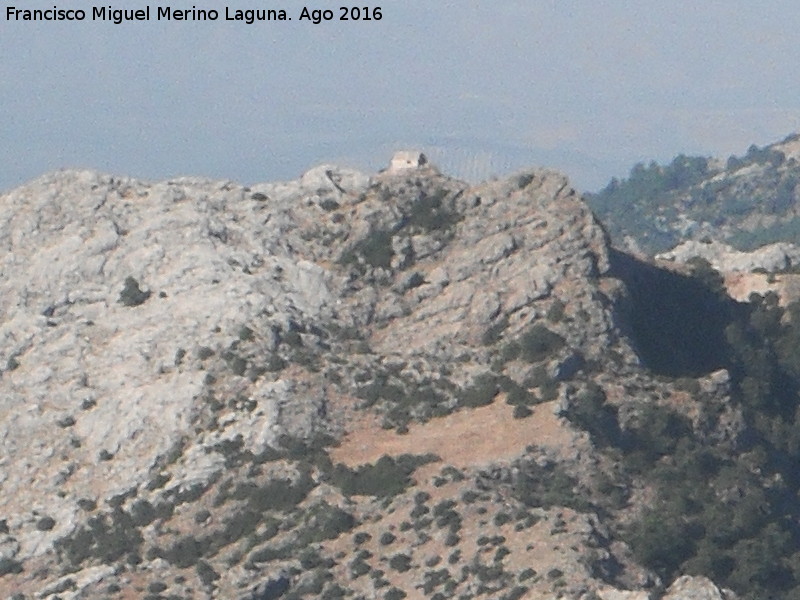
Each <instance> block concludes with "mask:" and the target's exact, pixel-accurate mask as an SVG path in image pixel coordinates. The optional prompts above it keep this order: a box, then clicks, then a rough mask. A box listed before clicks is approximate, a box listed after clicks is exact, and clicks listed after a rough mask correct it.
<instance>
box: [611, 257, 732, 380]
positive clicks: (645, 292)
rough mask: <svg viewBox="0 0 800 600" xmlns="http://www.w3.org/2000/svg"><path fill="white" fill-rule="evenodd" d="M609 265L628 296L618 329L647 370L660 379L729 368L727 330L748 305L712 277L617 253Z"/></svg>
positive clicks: (694, 375) (623, 306) (689, 375)
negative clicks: (733, 296) (624, 286)
mask: <svg viewBox="0 0 800 600" xmlns="http://www.w3.org/2000/svg"><path fill="white" fill-rule="evenodd" d="M610 260H611V271H610V275H612V276H613V277H617V278H619V279H621V280H622V281H623V282H624V283H625V285H626V287H627V290H628V295H627V301H626V302H624V303H623V304H622V305H621V306H620V307H619V309H618V314H617V317H618V321H619V323H618V325H619V326H620V327H621V329H622V330H623V331H624V332H625V333H626V334H627V335H628V336H629V337H630V339H631V340H632V341H633V345H634V348H635V350H636V352H637V354H638V355H639V358H640V360H641V361H642V364H643V365H644V366H645V367H647V368H649V369H652V370H653V371H654V372H655V373H656V374H659V375H666V376H670V377H687V376H688V377H696V376H701V375H705V374H708V373H710V372H712V371H715V370H717V369H720V368H725V367H727V366H728V364H729V362H730V356H729V351H728V343H727V341H726V339H725V328H726V327H727V326H728V325H729V324H730V323H731V322H732V321H733V320H735V319H736V318H738V317H741V316H742V315H743V314H744V313H745V312H746V311H747V305H743V304H740V303H738V302H736V301H734V300H732V299H731V298H729V297H728V296H726V295H725V294H724V293H723V290H722V289H721V282H720V281H714V276H715V274H714V273H713V272H712V273H711V274H707V276H704V277H694V276H688V275H684V274H681V273H676V272H674V271H670V270H667V269H662V268H659V267H657V266H655V265H653V264H650V263H647V262H644V261H641V260H639V259H636V258H634V257H633V256H630V255H628V254H625V253H623V252H620V251H618V250H612V251H611V253H610Z"/></svg>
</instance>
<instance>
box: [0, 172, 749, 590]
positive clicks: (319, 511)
mask: <svg viewBox="0 0 800 600" xmlns="http://www.w3.org/2000/svg"><path fill="white" fill-rule="evenodd" d="M0 222H3V223H4V224H5V226H4V227H3V228H2V229H0V248H1V249H2V253H0V273H2V277H0V392H2V393H1V394H0V412H1V414H2V415H3V418H2V420H1V421H0V440H1V445H2V449H3V451H2V455H1V456H0V467H1V468H0V594H2V595H3V596H4V597H11V598H17V599H20V598H57V597H58V598H62V599H67V598H101V597H102V598H151V599H155V598H242V599H253V600H264V599H272V598H340V597H348V598H385V599H387V600H389V599H399V598H405V597H407V598H437V599H444V598H464V599H466V598H476V597H487V598H505V599H508V600H510V599H512V598H515V599H520V598H554V597H563V598H584V599H587V600H588V599H590V598H603V599H605V600H617V599H621V598H629V599H632V598H636V599H644V598H656V597H665V598H669V599H671V600H677V599H678V598H687V599H688V598H712V599H713V598H729V597H732V596H731V594H730V593H729V592H727V591H724V590H720V589H719V588H718V587H717V586H715V585H714V584H713V583H711V581H709V580H707V579H703V578H698V577H694V578H691V577H689V578H687V577H683V578H680V579H678V580H677V581H675V582H674V583H672V582H671V581H669V580H663V579H662V578H661V577H660V576H659V573H657V572H655V571H652V570H649V569H647V568H645V567H644V566H643V565H641V564H639V563H637V561H636V559H635V558H634V557H633V556H632V554H631V550H630V548H629V546H628V545H627V544H626V543H624V541H623V537H624V536H622V537H621V536H620V535H619V531H620V529H619V524H620V523H622V524H624V523H625V522H626V521H631V520H632V519H635V518H636V515H637V514H639V513H640V512H641V511H642V510H643V507H645V506H647V505H648V500H647V499H648V498H650V497H652V494H653V490H652V489H651V488H650V487H649V485H648V484H647V483H646V481H645V479H644V478H642V477H639V476H636V477H633V478H629V479H624V485H623V483H622V482H623V480H622V479H617V478H616V476H615V475H614V473H615V472H616V470H618V469H617V467H616V466H615V464H616V458H615V456H614V455H613V454H608V453H606V452H603V451H601V447H602V446H603V444H602V443H600V442H599V441H598V439H599V438H597V436H596V435H595V434H594V433H592V435H590V433H591V432H592V431H593V428H592V427H590V426H581V423H582V421H581V419H580V417H581V415H585V414H588V413H585V412H581V410H582V408H581V407H583V406H589V405H591V402H594V401H595V400H592V399H593V398H594V399H597V398H599V396H598V394H602V396H603V398H604V399H603V400H602V401H600V400H598V402H600V404H599V405H592V406H593V409H595V410H597V411H599V413H596V414H605V415H608V414H611V413H612V412H613V414H614V415H615V418H616V415H618V417H619V423H620V424H621V425H622V426H623V427H626V423H627V424H628V425H629V426H630V427H631V428H632V429H631V430H635V429H636V427H639V426H640V425H637V423H638V422H639V421H637V419H640V420H641V417H640V412H641V411H640V409H641V407H642V406H644V405H648V404H652V405H657V406H664V407H670V406H671V407H675V406H680V407H681V410H682V411H683V412H684V413H685V414H688V415H692V418H693V419H694V421H693V427H695V429H696V431H697V435H698V436H701V437H702V436H705V439H708V440H713V442H714V443H715V444H717V445H721V447H726V446H725V445H726V444H732V445H735V443H736V439H737V437H738V435H739V433H740V431H741V424H740V423H739V421H737V419H738V418H739V417H740V416H739V415H738V413H737V411H736V410H735V409H734V408H732V407H731V406H729V405H728V396H727V393H728V392H727V383H726V381H727V379H726V377H727V374H726V373H725V372H724V371H722V372H717V373H713V374H712V371H713V368H712V367H718V366H719V365H713V364H709V365H708V368H706V369H704V370H703V372H702V373H692V375H693V376H697V377H699V379H696V380H694V381H696V382H699V383H697V385H698V386H699V387H698V388H697V391H696V393H692V394H687V393H685V392H681V391H680V390H679V389H678V388H676V387H675V385H674V382H671V381H664V380H660V379H658V378H656V377H655V376H654V375H655V374H654V372H653V371H652V370H650V369H651V368H653V366H654V365H653V364H649V365H648V364H647V362H648V361H647V353H646V352H645V353H644V354H642V348H643V347H644V346H645V345H646V344H647V342H646V340H645V338H646V337H647V335H648V333H649V332H650V331H651V329H648V327H649V325H648V324H647V323H644V322H642V321H641V320H638V321H637V319H636V318H634V317H633V314H634V312H635V311H636V310H637V306H639V304H637V303H642V302H648V301H649V300H648V299H647V298H648V297H647V296H646V295H642V294H638V295H637V293H632V288H631V286H634V287H635V286H636V285H637V284H636V282H637V281H639V279H638V277H640V275H637V273H638V271H636V269H637V268H638V267H637V266H636V264H637V263H635V261H633V262H630V261H628V262H626V259H622V260H621V259H620V257H619V256H617V257H616V258H615V254H614V253H613V252H612V251H611V250H610V247H609V245H608V242H607V239H606V236H605V233H604V231H603V229H602V228H601V227H600V226H599V225H598V223H597V222H596V220H595V219H594V217H593V215H592V214H591V212H590V211H589V209H588V208H587V206H586V205H585V204H584V203H583V202H582V201H581V200H580V198H579V197H578V196H577V194H576V193H575V192H574V191H573V190H572V189H571V188H570V186H569V184H568V182H567V181H566V179H565V178H564V177H563V176H561V175H559V174H556V173H553V172H549V171H538V170H532V171H528V172H522V173H518V174H515V175H514V176H512V177H509V178H507V179H504V180H502V181H494V182H489V183H485V184H481V185H478V186H475V187H469V186H467V185H466V184H464V183H462V182H459V181H456V180H453V179H450V178H448V177H446V176H444V175H442V174H440V173H438V172H437V171H436V170H435V169H434V168H432V167H430V166H422V167H419V168H414V169H407V170H402V171H400V172H386V173H380V174H376V175H372V176H368V175H365V174H361V173H357V172H353V171H348V170H344V169H339V168H336V167H333V166H322V167H318V168H316V169H313V170H311V171H309V172H308V173H306V174H305V175H303V176H302V177H301V178H300V179H299V180H297V181H293V182H288V183H266V184H259V185H254V186H252V187H250V188H246V187H243V186H240V185H238V184H236V183H233V182H220V181H209V180H204V179H196V178H182V179H175V180H171V181H167V182H161V183H148V182H142V181H136V180H132V179H129V178H120V177H111V176H108V175H102V174H98V173H94V172H87V171H80V172H78V171H62V172H57V173H52V174H49V175H45V176H43V177H41V178H39V179H37V180H35V181H32V182H31V183H29V184H28V185H25V186H23V187H21V188H19V189H16V190H13V191H11V192H9V193H7V194H5V195H3V196H0ZM648 268H649V267H648ZM641 277H647V275H646V274H645V275H641ZM667 277H670V276H669V275H668V276H667ZM669 281H670V282H672V283H674V282H673V281H672V280H669ZM657 337H658V336H657ZM660 339H661V338H658V339H656V341H655V344H656V352H657V351H658V344H659V343H661V342H660V341H659V340H660ZM665 339H667V341H669V342H670V343H673V342H674V343H676V344H678V342H676V340H669V339H668V338H665ZM650 346H652V343H651V344H650ZM650 349H651V350H652V347H651V348H650ZM642 362H644V363H645V365H644V366H642ZM648 367H649V368H648ZM657 370H658V368H657V365H656V371H657ZM598 390H599V391H598ZM587 403H588V404H587ZM710 405H713V406H714V407H715V409H714V410H715V411H716V417H715V420H714V422H712V423H709V422H706V421H704V420H703V418H702V415H703V410H704V409H703V406H710ZM576 407H577V408H576ZM576 415H577V416H576ZM567 417H569V418H567ZM584 425H585V423H584ZM587 431H589V432H590V433H587ZM612 513H613V515H615V516H614V517H613V518H611V517H610V516H609V515H611V514H612ZM670 584H672V587H669V586H670ZM668 587H669V589H666V588H668ZM664 594H666V595H664Z"/></svg>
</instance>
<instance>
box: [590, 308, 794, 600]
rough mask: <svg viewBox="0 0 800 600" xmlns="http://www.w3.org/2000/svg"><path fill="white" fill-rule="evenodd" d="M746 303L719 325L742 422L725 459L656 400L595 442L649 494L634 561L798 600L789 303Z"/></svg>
mask: <svg viewBox="0 0 800 600" xmlns="http://www.w3.org/2000/svg"><path fill="white" fill-rule="evenodd" d="M751 300H752V302H751V304H750V305H749V308H748V310H747V311H746V312H739V313H734V314H733V317H734V318H733V319H732V320H731V321H730V322H729V323H728V324H727V325H726V326H725V328H724V336H725V340H724V348H725V352H726V362H725V366H726V367H727V368H728V369H729V371H730V373H731V379H732V384H733V400H734V401H735V402H736V404H737V405H738V407H739V408H740V410H741V411H742V413H743V415H744V417H745V422H746V423H747V430H746V431H745V433H744V435H743V436H741V439H740V440H739V443H738V446H737V447H736V450H735V452H734V453H733V454H731V452H730V449H725V450H723V449H722V448H720V447H718V446H716V445H712V444H709V443H704V442H702V441H701V440H700V439H698V437H697V436H695V435H694V433H693V431H692V426H691V424H690V422H689V421H688V419H687V418H686V417H684V416H682V415H680V414H678V413H675V412H673V411H670V410H669V409H666V408H663V407H658V406H655V405H647V406H646V407H645V408H644V409H643V410H642V411H641V413H640V414H639V416H638V418H637V419H634V420H633V421H632V422H631V423H629V424H627V425H626V429H624V430H623V431H621V432H620V433H619V434H618V437H616V438H610V437H609V436H606V437H600V439H601V440H602V443H604V444H607V443H608V440H609V439H616V440H617V441H616V446H617V451H619V452H621V455H622V456H623V464H624V465H625V468H626V470H627V472H628V473H629V475H630V476H631V477H634V476H640V477H643V478H644V479H645V481H647V482H648V484H649V485H651V486H653V487H654V488H655V489H656V490H657V492H658V494H657V501H656V502H655V503H654V504H653V505H652V506H651V507H649V508H648V510H646V511H645V513H644V514H643V515H641V517H640V519H639V520H638V521H636V522H635V523H633V525H632V526H629V527H628V528H627V529H626V530H625V534H624V535H625V536H626V539H627V541H628V542H629V543H630V545H631V547H632V549H633V550H634V552H635V554H636V555H637V556H638V558H639V559H640V560H641V561H642V562H643V563H644V564H646V565H648V566H649V567H651V568H653V569H654V570H656V571H657V572H658V573H659V574H661V575H662V576H663V577H664V578H665V579H671V578H672V577H675V576H677V575H679V574H682V573H688V574H703V575H706V576H708V577H711V578H713V579H714V580H715V581H717V582H718V583H721V584H723V585H725V586H728V587H730V588H732V589H734V590H735V591H737V592H738V593H739V594H740V595H742V597H744V598H748V599H753V600H755V599H757V598H758V599H763V598H778V597H780V598H794V597H798V598H800V527H799V526H798V525H799V524H800V503H798V501H797V499H798V493H800V469H798V466H799V465H800V422H798V419H800V303H795V304H792V305H790V306H789V307H788V308H785V309H784V308H782V307H780V306H779V305H778V302H777V297H776V296H775V295H774V294H769V295H767V296H766V297H763V298H762V297H760V296H754V297H753V298H752V299H751ZM594 404H595V406H600V405H601V404H600V403H599V402H598V401H597V399H595V401H594ZM710 418H713V416H710ZM604 420H605V422H606V423H609V420H608V415H607V414H604ZM598 422H599V421H598ZM610 426H611V427H614V426H616V425H613V424H612V425H610Z"/></svg>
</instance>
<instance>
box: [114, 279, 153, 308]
mask: <svg viewBox="0 0 800 600" xmlns="http://www.w3.org/2000/svg"><path fill="white" fill-rule="evenodd" d="M151 294H152V292H151V291H149V290H148V291H146V292H143V291H142V290H141V289H140V288H139V282H138V281H136V280H135V279H134V278H133V277H131V276H128V277H126V278H125V286H124V287H123V288H122V291H121V292H120V294H119V300H118V302H119V303H120V304H122V305H123V306H139V305H140V304H144V303H145V302H146V301H147V299H148V298H150V295H151Z"/></svg>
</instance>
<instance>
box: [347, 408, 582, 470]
mask: <svg viewBox="0 0 800 600" xmlns="http://www.w3.org/2000/svg"><path fill="white" fill-rule="evenodd" d="M554 403H555V401H553V402H545V403H543V404H539V405H537V406H534V407H532V410H533V414H532V415H530V416H529V417H526V418H524V419H515V418H514V416H513V407H511V406H509V405H507V404H506V403H505V402H504V401H503V397H502V396H498V397H497V398H496V399H495V401H494V402H493V403H492V404H489V405H487V406H482V407H479V408H475V409H471V410H461V411H457V412H455V413H453V414H450V415H447V416H445V417H440V418H438V419H434V420H432V421H429V422H427V423H422V424H412V425H409V428H408V433H405V434H398V433H396V432H395V431H394V430H387V429H382V428H381V427H380V425H379V424H378V423H377V422H376V421H375V420H373V419H365V420H363V421H361V422H360V423H357V424H355V426H354V427H353V429H352V430H351V431H350V432H348V434H347V435H346V436H345V437H344V438H343V439H342V442H341V444H340V445H339V447H337V448H333V449H332V451H331V458H332V459H333V461H334V462H340V463H344V464H345V465H347V466H349V467H353V466H356V465H362V464H366V463H374V462H375V461H376V460H378V459H379V458H380V457H381V456H383V455H388V456H399V455H401V454H427V453H432V454H436V455H438V456H439V457H441V459H442V461H443V462H444V463H446V464H449V465H453V466H454V467H457V468H466V467H475V466H480V465H484V464H489V463H497V462H503V461H506V460H512V459H514V458H516V457H517V456H518V455H519V454H520V453H522V452H523V451H524V450H525V448H526V446H529V445H531V444H533V445H536V446H542V447H551V448H555V449H558V450H561V449H563V448H566V447H569V446H570V445H571V444H572V443H573V441H574V439H575V433H574V432H573V431H572V430H571V429H570V428H569V427H568V426H567V425H566V423H565V422H564V421H563V420H562V419H561V418H559V417H557V416H556V415H555V414H554V413H553V408H554Z"/></svg>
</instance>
